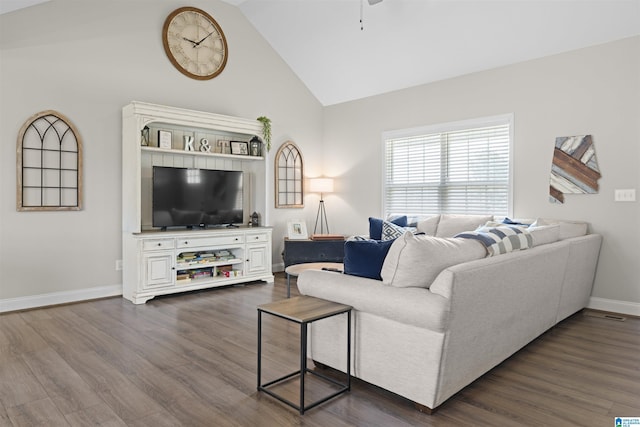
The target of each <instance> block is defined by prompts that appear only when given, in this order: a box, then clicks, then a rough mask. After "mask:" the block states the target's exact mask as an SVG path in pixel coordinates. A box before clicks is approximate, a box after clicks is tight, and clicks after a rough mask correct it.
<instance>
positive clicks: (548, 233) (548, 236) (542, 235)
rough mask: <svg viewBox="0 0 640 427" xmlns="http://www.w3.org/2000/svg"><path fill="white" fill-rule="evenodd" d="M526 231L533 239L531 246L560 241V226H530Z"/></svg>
mask: <svg viewBox="0 0 640 427" xmlns="http://www.w3.org/2000/svg"><path fill="white" fill-rule="evenodd" d="M527 230H529V233H531V237H532V238H533V246H540V245H546V244H547V243H553V242H557V241H558V240H560V224H554V225H540V226H530V227H529V228H527Z"/></svg>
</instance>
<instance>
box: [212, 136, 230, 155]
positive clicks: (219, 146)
mask: <svg viewBox="0 0 640 427" xmlns="http://www.w3.org/2000/svg"><path fill="white" fill-rule="evenodd" d="M214 153H220V154H231V148H229V141H227V140H224V139H219V140H217V141H216V147H215V149H214Z"/></svg>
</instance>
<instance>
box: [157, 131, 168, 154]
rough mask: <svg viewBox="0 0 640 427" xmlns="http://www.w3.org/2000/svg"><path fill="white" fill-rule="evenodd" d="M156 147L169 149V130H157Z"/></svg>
mask: <svg viewBox="0 0 640 427" xmlns="http://www.w3.org/2000/svg"><path fill="white" fill-rule="evenodd" d="M158 147H160V148H166V149H168V150H170V149H171V131H168V130H159V131H158Z"/></svg>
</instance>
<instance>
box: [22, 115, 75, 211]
mask: <svg viewBox="0 0 640 427" xmlns="http://www.w3.org/2000/svg"><path fill="white" fill-rule="evenodd" d="M16 173H17V188H16V194H17V197H16V199H17V200H16V207H17V209H18V211H77V210H80V209H81V208H82V139H81V138H80V133H79V132H78V130H77V129H76V127H75V126H74V125H73V123H71V121H70V120H69V119H68V118H66V117H65V116H64V115H62V114H60V113H58V112H57V111H53V110H47V111H43V112H41V113H38V114H35V115H34V116H32V117H30V118H29V119H28V120H27V121H26V122H25V123H24V125H23V126H22V128H21V129H20V133H19V134H18V144H17V171H16Z"/></svg>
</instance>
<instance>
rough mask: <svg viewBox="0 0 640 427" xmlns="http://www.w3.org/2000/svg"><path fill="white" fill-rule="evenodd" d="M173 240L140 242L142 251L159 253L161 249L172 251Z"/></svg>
mask: <svg viewBox="0 0 640 427" xmlns="http://www.w3.org/2000/svg"><path fill="white" fill-rule="evenodd" d="M173 243H174V241H173V239H157V240H145V241H144V242H142V250H143V251H159V250H163V249H173V247H174V245H173Z"/></svg>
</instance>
